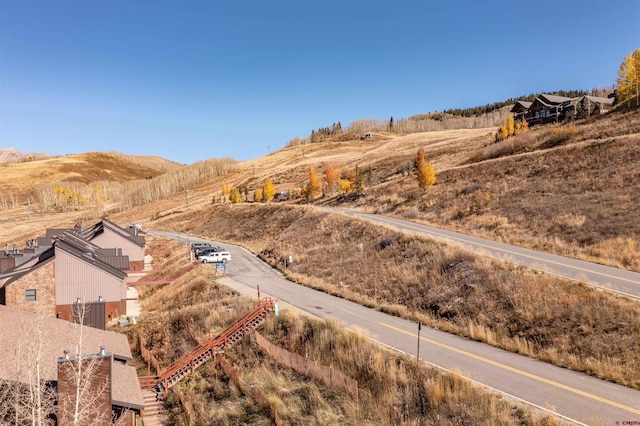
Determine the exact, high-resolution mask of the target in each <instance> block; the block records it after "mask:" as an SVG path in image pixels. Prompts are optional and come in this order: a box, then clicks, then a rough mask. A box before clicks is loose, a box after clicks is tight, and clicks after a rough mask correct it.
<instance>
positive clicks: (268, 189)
mask: <svg viewBox="0 0 640 426" xmlns="http://www.w3.org/2000/svg"><path fill="white" fill-rule="evenodd" d="M275 195H276V187H275V186H274V185H273V182H272V181H271V179H267V180H265V181H264V186H263V187H262V199H263V200H264V201H265V202H267V203H268V202H270V201H271V200H273V197H274V196H275Z"/></svg>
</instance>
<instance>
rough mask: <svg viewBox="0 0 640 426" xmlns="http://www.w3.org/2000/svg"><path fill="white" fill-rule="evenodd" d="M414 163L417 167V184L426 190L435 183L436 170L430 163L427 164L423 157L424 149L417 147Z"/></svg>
mask: <svg viewBox="0 0 640 426" xmlns="http://www.w3.org/2000/svg"><path fill="white" fill-rule="evenodd" d="M416 165H417V169H418V186H420V188H421V189H423V190H426V189H428V188H429V187H431V186H432V185H433V184H434V183H436V172H435V170H434V169H433V165H432V164H431V163H429V164H427V162H426V160H425V159H424V149H423V148H420V149H418V155H417V159H416Z"/></svg>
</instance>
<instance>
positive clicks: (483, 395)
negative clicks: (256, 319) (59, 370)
mask: <svg viewBox="0 0 640 426" xmlns="http://www.w3.org/2000/svg"><path fill="white" fill-rule="evenodd" d="M155 247H156V245H155V244H154V248H155ZM180 248H181V247H180V245H179V244H176V243H172V242H166V247H163V248H162V249H163V251H162V252H163V253H166V252H167V249H169V250H170V251H173V252H175V253H176V254H172V255H170V256H165V257H163V258H160V257H156V258H155V260H154V263H156V265H154V266H157V267H161V268H162V269H163V270H165V271H167V273H168V274H169V275H172V276H173V275H177V271H178V270H184V264H185V257H184V256H183V254H182V253H180V252H181V250H180ZM209 271H211V268H204V267H202V268H199V269H198V270H197V271H193V272H191V273H187V274H184V275H182V276H180V277H178V278H177V279H176V280H175V281H174V282H172V283H171V284H169V285H166V286H162V287H155V288H153V287H140V290H141V296H142V301H143V306H144V307H145V314H144V315H143V316H142V320H141V321H140V322H139V323H138V324H137V325H131V326H129V333H130V334H131V335H133V334H135V333H142V334H143V335H144V336H145V339H146V340H147V341H148V342H149V344H150V345H151V346H152V350H153V352H154V353H155V354H156V356H157V357H158V358H159V359H160V363H161V365H164V366H166V365H168V364H169V363H170V362H172V361H173V360H174V359H176V358H177V357H179V356H180V355H181V354H183V353H185V352H187V351H188V350H190V349H191V348H192V347H194V346H195V345H197V344H198V341H202V340H203V339H205V338H206V337H207V336H208V335H209V334H215V333H217V332H218V331H220V330H221V329H222V328H223V327H224V326H225V325H226V324H229V323H231V322H233V320H234V319H235V317H236V316H237V315H239V313H241V312H242V311H244V310H246V309H247V307H248V305H249V304H250V303H251V301H249V300H248V299H246V298H244V297H240V296H238V295H237V294H235V293H234V292H233V291H231V290H229V289H228V288H226V287H224V286H220V285H219V284H217V283H216V282H215V280H214V279H213V277H212V276H211V273H210V272H209ZM261 332H262V333H263V334H264V335H265V336H267V337H268V338H269V339H270V340H271V341H273V342H274V343H277V344H278V345H280V346H281V347H283V348H286V349H287V350H289V351H292V352H295V353H297V354H299V355H302V356H305V357H309V358H310V359H312V360H313V361H316V362H319V363H321V364H323V365H332V366H334V367H335V368H336V369H339V370H340V371H342V372H344V373H346V374H347V375H349V376H350V377H352V378H354V379H356V380H357V381H358V383H359V401H358V402H355V401H354V400H353V398H352V396H351V395H349V394H348V393H345V392H343V391H340V390H338V389H334V388H331V387H329V386H326V385H323V384H322V383H320V382H316V381H313V380H311V379H310V378H309V377H305V376H303V375H300V374H298V373H295V372H294V371H293V370H291V369H289V368H285V367H282V366H280V365H278V364H277V363H276V362H275V361H274V360H272V359H269V358H268V357H267V356H266V354H265V353H263V352H262V351H261V350H260V349H259V347H258V346H257V345H256V344H255V343H252V341H251V339H245V340H244V341H242V342H241V343H239V344H238V345H236V346H234V348H233V349H232V350H231V351H230V352H228V353H227V354H226V355H225V358H226V359H227V360H228V363H229V368H220V366H219V365H218V364H217V363H215V362H209V363H207V364H205V365H204V366H203V367H201V368H199V369H198V370H197V371H196V372H194V373H192V374H191V375H190V376H188V377H187V378H185V379H184V380H182V381H181V382H180V383H179V384H178V385H177V386H176V387H174V388H173V390H172V392H171V393H170V394H169V398H168V400H167V402H166V405H167V406H168V409H169V412H170V416H171V420H172V423H173V424H178V425H187V424H252V425H253V424H273V423H272V421H273V420H272V419H273V410H274V408H275V410H276V411H277V415H278V417H279V419H280V420H281V421H282V422H283V424H311V425H316V424H317V425H332V424H335V425H338V424H362V425H419V424H436V423H437V424H460V423H465V424H487V425H489V424H492V425H493V424H504V425H509V424H514V425H515V424H527V425H536V424H558V423H557V422H556V421H555V420H554V419H553V418H552V417H550V416H545V415H541V414H539V413H535V412H533V411H532V410H530V409H529V408H527V407H525V406H522V405H520V404H519V403H516V402H510V401H508V400H506V399H504V398H503V397H501V396H498V395H496V394H492V393H490V392H487V391H485V390H482V389H479V388H477V387H475V386H472V385H471V384H470V383H469V382H468V381H467V380H465V379H462V378H460V377H458V376H457V375H456V374H454V373H441V372H439V371H437V370H434V369H432V368H428V367H425V366H420V368H419V370H418V369H417V368H418V367H417V365H416V362H415V360H412V359H411V358H409V357H405V356H399V355H397V354H395V353H392V352H389V351H387V350H384V349H381V348H380V347H379V346H377V345H375V344H373V343H371V342H370V341H369V340H368V339H367V338H366V337H365V336H363V335H362V334H356V333H354V332H350V331H346V330H345V329H344V328H343V327H342V326H341V325H339V324H338V323H336V322H333V321H312V320H309V319H307V318H306V317H302V316H299V315H298V314H296V313H295V312H293V311H288V310H281V311H280V315H279V316H278V317H275V316H273V315H272V316H270V317H269V318H268V319H267V321H266V322H265V324H264V325H263V327H262V331H261ZM193 336H196V338H194V337H193ZM139 365H140V370H141V371H140V374H146V369H144V368H143V367H142V364H141V363H140V364H139ZM229 374H231V376H230V375H229Z"/></svg>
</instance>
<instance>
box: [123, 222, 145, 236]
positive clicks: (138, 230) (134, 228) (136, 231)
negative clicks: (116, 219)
mask: <svg viewBox="0 0 640 426" xmlns="http://www.w3.org/2000/svg"><path fill="white" fill-rule="evenodd" d="M127 231H129V232H130V233H132V234H133V235H143V234H146V232H144V229H142V226H141V225H137V224H134V225H129V226H127Z"/></svg>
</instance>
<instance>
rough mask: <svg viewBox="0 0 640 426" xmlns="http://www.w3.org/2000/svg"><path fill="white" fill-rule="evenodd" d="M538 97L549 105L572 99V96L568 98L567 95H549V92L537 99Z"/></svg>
mask: <svg viewBox="0 0 640 426" xmlns="http://www.w3.org/2000/svg"><path fill="white" fill-rule="evenodd" d="M537 99H540V100H541V101H542V102H543V103H544V104H546V105H548V106H554V105H560V104H562V103H565V102H570V101H571V98H567V97H566V96H558V95H549V94H547V93H543V94H541V95H539V96H538V97H537V98H536V100H537Z"/></svg>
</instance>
